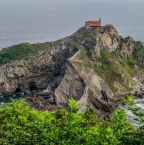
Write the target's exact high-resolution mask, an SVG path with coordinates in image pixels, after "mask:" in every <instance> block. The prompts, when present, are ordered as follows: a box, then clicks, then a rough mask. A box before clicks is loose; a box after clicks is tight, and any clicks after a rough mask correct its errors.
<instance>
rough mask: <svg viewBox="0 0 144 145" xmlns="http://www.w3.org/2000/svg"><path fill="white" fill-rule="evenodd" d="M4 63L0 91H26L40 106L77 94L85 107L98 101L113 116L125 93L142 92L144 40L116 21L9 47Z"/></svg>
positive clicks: (1, 55) (0, 58)
mask: <svg viewBox="0 0 144 145" xmlns="http://www.w3.org/2000/svg"><path fill="white" fill-rule="evenodd" d="M0 65H1V66H0V95H1V96H3V97H4V96H8V95H12V94H14V93H20V92H23V94H24V95H25V96H26V99H27V101H29V103H30V104H32V105H33V106H35V107H37V108H39V109H48V110H53V109H57V108H59V107H67V105H68V100H69V98H71V97H73V98H74V99H75V100H77V101H78V102H79V105H80V107H81V110H82V111H85V110H86V109H87V108H88V107H94V108H95V109H96V110H97V113H98V114H100V115H101V116H103V115H104V117H109V114H110V113H111V112H112V111H113V110H114V109H115V107H116V106H117V103H116V102H118V100H119V98H120V96H121V95H123V94H130V93H132V94H135V95H137V96H138V95H139V96H140V95H142V94H143V82H144V45H143V43H142V42H138V41H134V40H133V39H132V38H131V37H127V38H123V37H121V36H119V35H118V33H117V31H116V29H115V28H111V27H97V28H89V29H86V28H84V27H83V28H81V29H79V30H78V31H77V32H76V33H74V34H73V35H71V36H69V37H67V38H64V39H61V40H58V41H55V42H50V43H43V44H27V43H26V44H20V45H16V46H12V47H10V48H5V49H3V50H2V51H0ZM21 94H22V93H21Z"/></svg>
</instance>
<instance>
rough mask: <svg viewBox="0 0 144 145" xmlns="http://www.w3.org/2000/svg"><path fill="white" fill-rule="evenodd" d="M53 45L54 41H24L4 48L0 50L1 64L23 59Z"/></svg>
mask: <svg viewBox="0 0 144 145" xmlns="http://www.w3.org/2000/svg"><path fill="white" fill-rule="evenodd" d="M51 45H52V43H38V44H29V43H22V44H18V45H14V46H11V47H8V48H4V49H2V50H1V51H0V65H3V64H6V63H9V62H11V61H13V60H20V59H23V58H25V57H27V56H28V55H31V54H32V55H34V54H36V53H37V52H38V51H40V50H43V49H49V48H50V46H51Z"/></svg>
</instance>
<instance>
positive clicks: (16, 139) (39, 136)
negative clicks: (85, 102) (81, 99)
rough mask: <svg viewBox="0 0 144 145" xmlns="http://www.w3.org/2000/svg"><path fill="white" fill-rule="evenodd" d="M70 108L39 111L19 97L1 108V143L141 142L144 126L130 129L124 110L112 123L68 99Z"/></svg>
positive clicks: (80, 144) (132, 144) (97, 144)
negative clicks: (83, 109) (81, 110)
mask: <svg viewBox="0 0 144 145" xmlns="http://www.w3.org/2000/svg"><path fill="white" fill-rule="evenodd" d="M69 106H70V109H69V111H67V110H65V109H61V110H59V111H56V112H48V111H38V110H36V109H33V108H31V107H30V106H29V105H28V104H27V103H26V102H24V101H23V100H22V99H20V100H17V101H14V102H12V103H10V104H5V105H2V106H1V107H0V144H2V145H9V144H12V145H58V144H60V145H73V144H76V145H125V144H127V145H143V144H144V126H142V127H140V128H139V129H133V127H132V125H131V123H129V122H128V121H127V120H126V113H125V112H124V111H123V109H119V110H117V111H115V112H114V115H113V116H114V117H113V119H112V121H111V122H103V123H102V122H101V121H99V120H98V119H97V118H96V117H95V112H94V111H93V110H92V109H89V110H87V111H86V112H85V113H80V112H79V108H78V105H77V104H76V102H75V101H74V100H70V103H69Z"/></svg>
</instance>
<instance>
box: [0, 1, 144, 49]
mask: <svg viewBox="0 0 144 145" xmlns="http://www.w3.org/2000/svg"><path fill="white" fill-rule="evenodd" d="M143 4H144V2H142V1H138V2H135V1H127V2H124V1H123V0H122V1H121V2H115V1H105V0H102V1H101V2H98V1H97V0H90V1H83V0H77V1H76V0H73V1H66V0H61V1H57V2H56V0H0V48H5V47H8V46H11V45H15V44H19V43H24V42H28V43H38V42H48V41H55V40H57V39H60V38H63V37H66V36H69V35H71V34H72V33H74V32H75V31H77V30H78V29H79V28H80V27H82V26H84V24H85V21H86V20H89V19H99V18H101V19H102V24H103V25H105V24H107V23H112V24H113V25H114V26H115V27H116V29H117V30H118V32H119V34H120V35H122V36H124V37H126V36H131V37H133V38H134V39H135V40H140V41H144V33H143V32H144V26H143V24H144V20H143V19H142V18H143V17H142V15H143V13H144V9H143Z"/></svg>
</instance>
